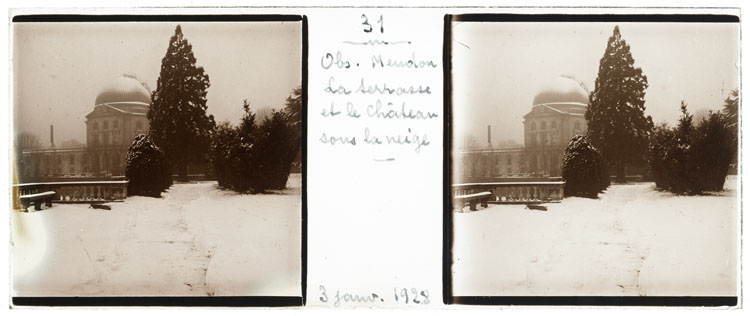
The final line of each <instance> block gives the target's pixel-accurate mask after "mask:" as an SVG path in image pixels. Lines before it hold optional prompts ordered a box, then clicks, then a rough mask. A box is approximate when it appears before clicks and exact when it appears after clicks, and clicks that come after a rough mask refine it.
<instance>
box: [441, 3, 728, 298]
mask: <svg viewBox="0 0 750 316" xmlns="http://www.w3.org/2000/svg"><path fill="white" fill-rule="evenodd" d="M452 22H494V23H503V22H666V23H698V22H699V23H740V17H739V16H737V15H727V14H636V15H628V14H592V15H588V14H459V15H451V14H447V15H445V17H444V23H445V24H444V28H443V31H444V34H443V39H444V43H443V65H444V66H443V71H444V72H443V80H444V84H443V87H444V92H443V93H444V94H443V110H444V113H445V114H444V115H445V116H444V117H445V124H444V128H445V130H444V131H443V142H444V144H445V146H444V147H443V148H444V152H443V189H444V191H443V237H444V238H443V271H442V272H443V302H444V303H445V304H447V305H451V304H457V305H506V306H510V305H526V306H683V307H699V306H704V307H719V306H729V307H734V306H738V297H737V296H454V295H453V291H452V288H453V279H452V268H451V267H452V263H453V238H454V236H453V209H452V208H453V207H452V203H451V183H452V158H451V157H452V150H453V121H452V113H453V104H452V98H451V96H452V86H453V85H452V75H451V74H452V62H451V51H452V33H451V31H452ZM738 277H741V274H740V275H738Z"/></svg>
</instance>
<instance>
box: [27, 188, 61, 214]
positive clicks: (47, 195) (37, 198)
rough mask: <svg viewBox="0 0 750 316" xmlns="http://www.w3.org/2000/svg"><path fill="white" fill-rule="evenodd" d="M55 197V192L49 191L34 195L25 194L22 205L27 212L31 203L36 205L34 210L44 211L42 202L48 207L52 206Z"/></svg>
mask: <svg viewBox="0 0 750 316" xmlns="http://www.w3.org/2000/svg"><path fill="white" fill-rule="evenodd" d="M54 197H55V191H47V192H41V193H33V194H24V195H21V196H20V198H21V205H22V206H23V210H24V211H26V210H27V209H28V208H29V206H30V205H31V203H34V210H37V211H39V210H41V209H42V202H44V204H45V205H47V207H50V206H52V198H54Z"/></svg>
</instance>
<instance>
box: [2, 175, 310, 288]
mask: <svg viewBox="0 0 750 316" xmlns="http://www.w3.org/2000/svg"><path fill="white" fill-rule="evenodd" d="M300 186H301V178H300V177H299V175H298V174H293V175H292V176H291V177H290V180H289V183H288V184H287V189H286V190H283V191H282V192H275V193H272V194H265V195H241V194H237V193H233V192H231V191H222V190H219V189H218V188H217V187H216V183H215V182H197V183H189V184H175V185H173V186H172V187H171V188H170V189H169V191H168V192H167V193H165V194H164V195H163V197H162V198H160V199H156V198H148V197H140V196H136V197H129V198H128V199H127V200H126V201H125V202H119V203H111V204H110V206H111V207H112V209H111V210H101V209H92V208H89V207H88V205H86V204H54V205H53V207H51V208H49V209H46V210H43V211H37V212H34V211H33V210H32V211H30V212H29V213H21V212H12V215H11V221H12V224H11V225H12V248H11V265H12V266H11V269H12V272H11V277H12V288H11V291H12V295H14V296H132V295H135V296H204V295H216V296H226V295H231V296H253V295H266V296H299V295H301V293H300V278H301V258H300V255H301V253H300V251H301V195H300V192H301V191H300Z"/></svg>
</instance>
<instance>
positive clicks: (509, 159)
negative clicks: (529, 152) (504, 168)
mask: <svg viewBox="0 0 750 316" xmlns="http://www.w3.org/2000/svg"><path fill="white" fill-rule="evenodd" d="M512 164H513V156H511V155H508V165H509V166H510V165H512Z"/></svg>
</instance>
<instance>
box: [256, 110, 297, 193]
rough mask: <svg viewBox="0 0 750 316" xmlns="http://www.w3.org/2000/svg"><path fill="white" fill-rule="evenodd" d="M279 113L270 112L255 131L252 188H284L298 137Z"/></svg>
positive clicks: (295, 151) (260, 190) (282, 114)
mask: <svg viewBox="0 0 750 316" xmlns="http://www.w3.org/2000/svg"><path fill="white" fill-rule="evenodd" d="M295 134H296V133H294V130H293V129H292V127H291V126H290V124H289V121H288V120H287V118H286V117H285V115H284V113H283V112H280V111H272V112H271V114H270V115H269V116H268V117H267V118H266V119H265V120H263V123H262V124H261V126H260V127H259V128H258V133H257V137H256V138H255V139H256V141H257V143H256V144H255V146H254V148H253V149H254V150H253V156H254V158H255V163H254V164H253V167H254V170H253V171H254V173H255V178H256V181H254V187H253V189H254V190H255V191H257V192H263V191H265V190H266V189H276V190H279V189H284V188H285V187H286V182H287V180H288V179H289V172H290V171H291V167H292V162H293V161H294V156H295V155H296V154H297V144H298V137H299V136H297V135H295Z"/></svg>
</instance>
